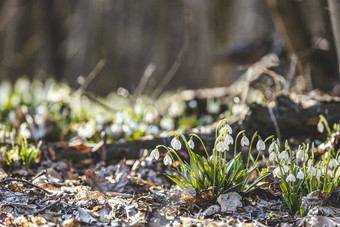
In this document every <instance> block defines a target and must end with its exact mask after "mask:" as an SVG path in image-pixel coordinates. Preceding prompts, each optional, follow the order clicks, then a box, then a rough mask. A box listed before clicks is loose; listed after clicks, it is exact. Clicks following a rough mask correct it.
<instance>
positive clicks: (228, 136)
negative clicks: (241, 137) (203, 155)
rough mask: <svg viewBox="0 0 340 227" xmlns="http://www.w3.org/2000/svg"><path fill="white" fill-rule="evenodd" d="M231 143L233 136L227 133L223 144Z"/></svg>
mask: <svg viewBox="0 0 340 227" xmlns="http://www.w3.org/2000/svg"><path fill="white" fill-rule="evenodd" d="M233 143H234V139H233V137H232V136H231V135H230V134H228V135H227V136H226V137H225V144H226V145H228V146H229V145H230V144H233Z"/></svg>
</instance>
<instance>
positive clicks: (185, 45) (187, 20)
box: [151, 4, 191, 98]
mask: <svg viewBox="0 0 340 227" xmlns="http://www.w3.org/2000/svg"><path fill="white" fill-rule="evenodd" d="M190 22H191V10H190V9H189V8H188V7H187V5H186V4H184V43H183V47H182V48H181V50H180V51H179V53H178V54H177V57H176V59H175V61H174V62H173V63H172V65H171V67H170V69H169V71H168V72H167V73H166V74H165V76H164V77H163V80H162V81H161V82H160V83H159V85H158V86H157V88H156V89H155V90H154V92H153V93H152V95H151V97H153V98H157V97H159V95H160V94H161V93H162V92H163V90H164V88H165V86H166V85H167V84H168V83H169V82H170V80H171V79H172V78H173V77H174V75H175V74H176V72H177V70H178V69H179V67H180V66H181V65H182V63H183V60H184V58H185V56H186V55H187V52H188V50H189V24H190Z"/></svg>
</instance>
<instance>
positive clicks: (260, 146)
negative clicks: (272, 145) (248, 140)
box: [256, 139, 266, 151]
mask: <svg viewBox="0 0 340 227" xmlns="http://www.w3.org/2000/svg"><path fill="white" fill-rule="evenodd" d="M256 149H257V150H258V151H261V150H262V151H263V150H264V149H266V145H265V144H264V142H263V140H262V139H259V141H257V144H256Z"/></svg>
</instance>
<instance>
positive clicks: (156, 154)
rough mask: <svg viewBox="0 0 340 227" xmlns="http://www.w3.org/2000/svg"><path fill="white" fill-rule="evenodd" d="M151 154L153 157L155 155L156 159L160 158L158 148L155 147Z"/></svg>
mask: <svg viewBox="0 0 340 227" xmlns="http://www.w3.org/2000/svg"><path fill="white" fill-rule="evenodd" d="M150 156H151V157H152V156H153V157H154V158H155V159H156V160H157V159H159V151H158V149H157V148H155V149H153V150H152V151H151V153H150Z"/></svg>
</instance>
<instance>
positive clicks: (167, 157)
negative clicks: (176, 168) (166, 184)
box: [163, 155, 172, 165]
mask: <svg viewBox="0 0 340 227" xmlns="http://www.w3.org/2000/svg"><path fill="white" fill-rule="evenodd" d="M163 162H164V165H171V164H172V160H171V158H170V156H169V155H166V156H165V157H164V159H163Z"/></svg>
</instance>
